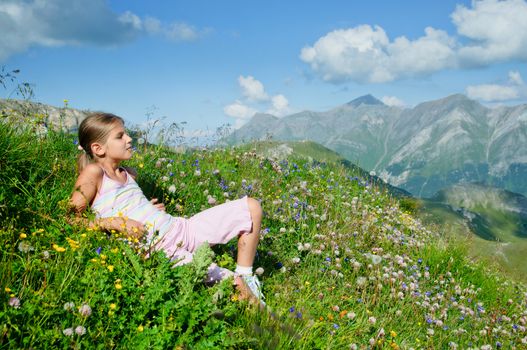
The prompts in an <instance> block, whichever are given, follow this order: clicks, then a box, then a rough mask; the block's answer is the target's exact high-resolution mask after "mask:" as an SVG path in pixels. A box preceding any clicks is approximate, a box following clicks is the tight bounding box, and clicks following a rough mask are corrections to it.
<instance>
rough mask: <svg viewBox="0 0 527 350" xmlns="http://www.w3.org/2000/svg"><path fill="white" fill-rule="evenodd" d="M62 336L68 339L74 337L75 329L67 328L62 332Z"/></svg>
mask: <svg viewBox="0 0 527 350" xmlns="http://www.w3.org/2000/svg"><path fill="white" fill-rule="evenodd" d="M62 334H64V335H65V336H66V337H71V336H72V335H73V328H66V329H64V330H62Z"/></svg>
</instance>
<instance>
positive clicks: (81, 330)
mask: <svg viewBox="0 0 527 350" xmlns="http://www.w3.org/2000/svg"><path fill="white" fill-rule="evenodd" d="M75 333H76V334H77V335H84V334H86V328H84V327H83V326H77V327H75Z"/></svg>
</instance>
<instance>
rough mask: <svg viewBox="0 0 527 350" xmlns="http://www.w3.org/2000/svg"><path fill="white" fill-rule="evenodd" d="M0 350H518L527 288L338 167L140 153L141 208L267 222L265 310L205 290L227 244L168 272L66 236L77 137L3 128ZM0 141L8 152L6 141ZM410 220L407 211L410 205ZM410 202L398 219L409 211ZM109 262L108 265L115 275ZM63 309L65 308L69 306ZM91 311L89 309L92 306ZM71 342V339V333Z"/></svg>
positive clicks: (262, 255) (230, 251)
mask: <svg viewBox="0 0 527 350" xmlns="http://www.w3.org/2000/svg"><path fill="white" fill-rule="evenodd" d="M0 126H1V127H0V159H1V162H0V181H1V182H0V185H1V187H0V198H1V202H0V215H1V218H0V219H1V221H2V222H3V223H4V224H3V225H2V228H1V229H0V252H1V254H0V264H1V265H0V266H1V268H0V281H1V282H0V286H1V290H0V348H30V347H31V348H51V347H59V348H79V347H84V348H104V349H106V348H134V349H135V348H156V349H166V348H179V349H212V348H217V349H229V348H232V349H269V348H277V349H350V348H351V349H353V348H359V349H369V348H375V349H397V348H401V349H409V348H416V349H417V348H422V349H444V348H449V347H451V348H455V347H456V346H457V347H459V348H469V347H473V348H475V347H478V348H480V347H482V346H483V345H490V346H491V347H493V348H494V347H496V346H498V345H497V344H501V345H502V346H503V347H504V348H512V347H513V346H515V347H517V348H521V347H522V346H525V345H523V344H524V343H525V342H527V338H526V334H525V328H524V327H525V326H524V324H525V323H526V321H527V320H526V316H525V313H524V310H525V308H526V301H525V295H524V293H525V288H524V286H523V285H522V284H518V283H516V282H514V281H512V280H507V279H504V278H503V277H501V275H500V274H499V273H498V271H497V270H495V269H494V268H492V267H489V266H485V265H484V264H482V263H480V262H478V261H475V260H474V259H472V258H471V257H470V255H469V254H468V253H469V251H468V248H467V247H466V246H465V243H466V241H465V240H464V239H454V238H452V236H443V235H442V234H440V232H438V231H436V229H435V226H425V225H424V224H423V223H421V222H420V221H419V220H418V219H416V218H415V217H414V216H413V215H412V214H410V213H408V212H405V211H404V210H403V209H401V206H400V205H399V202H398V200H397V199H396V198H394V197H393V196H392V195H391V194H390V193H389V192H387V191H385V190H383V189H381V188H378V187H376V185H375V184H372V183H369V182H368V180H367V179H366V178H364V177H363V176H362V173H361V172H359V171H358V170H354V169H352V168H350V167H346V166H344V165H342V164H340V163H338V162H336V163H332V162H331V161H330V162H327V163H320V162H316V161H313V160H310V159H308V158H306V157H299V156H296V155H295V154H292V155H290V156H289V157H288V158H287V159H285V160H278V159H274V158H272V157H269V156H267V155H264V154H263V153H260V152H259V150H258V146H255V148H256V150H253V149H252V148H253V146H250V147H248V148H240V149H238V148H226V149H210V148H209V149H199V150H189V151H187V152H186V153H183V154H179V153H171V152H169V151H168V150H167V149H165V148H163V147H160V146H159V147H157V146H150V147H148V148H140V149H139V150H138V151H137V152H136V153H135V155H134V157H133V159H132V160H131V161H130V162H129V164H128V165H130V166H133V167H135V168H137V169H138V171H139V174H140V176H139V177H138V181H139V183H140V184H141V185H142V187H143V188H144V190H145V193H146V194H147V196H154V195H155V196H157V197H159V198H162V199H163V201H164V203H165V204H166V207H167V211H168V212H170V213H173V214H174V215H179V216H190V215H193V214H195V213H197V212H199V211H201V210H203V209H205V208H208V207H210V204H208V196H213V197H214V198H215V199H216V200H217V201H218V203H222V202H224V201H226V200H227V199H235V198H239V197H240V196H243V195H249V196H252V197H254V198H257V199H258V200H260V201H261V203H262V207H263V210H264V214H265V216H264V220H263V226H262V238H261V242H260V245H259V248H258V254H257V258H256V261H255V266H254V267H255V268H258V267H262V268H263V269H264V273H263V275H262V276H260V279H261V280H262V282H263V292H264V294H265V295H266V302H267V304H268V306H269V308H270V311H264V312H263V311H258V310H256V309H255V308H254V307H251V306H249V305H247V304H245V303H244V302H240V301H237V300H236V295H235V291H234V289H233V287H232V285H231V284H230V282H229V281H226V282H224V283H221V284H218V285H215V286H211V287H208V286H205V285H204V284H203V283H202V282H201V280H202V278H203V276H204V274H205V270H206V267H207V266H208V264H209V263H210V261H212V260H214V261H216V262H217V263H218V264H220V265H222V266H226V267H229V268H233V264H234V256H235V251H234V248H235V246H236V242H230V243H229V244H227V245H224V246H217V247H214V248H213V252H214V253H215V257H212V251H211V250H210V249H204V250H202V251H200V253H199V254H198V256H197V258H196V259H195V261H194V262H193V263H192V264H190V265H186V266H183V267H177V268H172V267H171V264H170V262H169V261H168V260H167V259H166V257H165V256H164V254H163V253H155V254H152V255H151V256H150V257H149V258H146V257H145V252H144V250H143V249H142V248H141V247H138V246H129V245H128V244H127V243H126V242H125V241H123V240H122V239H121V238H120V237H119V236H118V235H113V236H111V237H108V236H107V235H106V234H105V233H103V232H98V231H93V230H89V229H87V228H84V227H81V226H71V225H69V224H67V220H66V218H67V217H68V215H70V214H68V210H67V201H68V198H69V195H70V192H71V188H72V186H73V183H74V181H75V170H74V162H75V156H76V152H77V150H76V146H75V145H74V139H75V137H74V136H72V135H67V134H63V133H55V132H50V133H48V135H47V136H46V137H44V138H37V137H35V135H34V133H33V131H32V130H31V129H19V130H15V129H14V126H13V124H2V125H0ZM4 140H7V141H4ZM410 207H411V208H413V206H410ZM410 207H409V203H405V204H404V208H410ZM110 266H111V267H110ZM72 305H73V307H70V306H72ZM85 305H88V306H89V307H90V310H91V311H90V312H87V311H86V310H87V306H85ZM71 332H72V333H73V334H72V335H68V334H70V333H71Z"/></svg>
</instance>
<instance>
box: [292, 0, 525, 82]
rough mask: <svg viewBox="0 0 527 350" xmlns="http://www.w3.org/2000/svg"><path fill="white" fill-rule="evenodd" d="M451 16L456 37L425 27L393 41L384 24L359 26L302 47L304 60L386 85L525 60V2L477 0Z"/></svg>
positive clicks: (341, 76)
mask: <svg viewBox="0 0 527 350" xmlns="http://www.w3.org/2000/svg"><path fill="white" fill-rule="evenodd" d="M471 4H472V5H471V7H470V8H467V7H465V6H463V5H459V6H457V7H456V9H455V10H454V11H453V12H452V14H451V18H452V21H453V23H454V25H455V26H456V28H457V33H458V35H459V36H458V37H456V36H450V35H449V34H448V33H446V32H445V31H443V30H439V29H434V28H432V27H427V28H425V32H424V35H423V36H421V37H419V38H417V39H414V40H410V39H408V38H407V37H405V36H400V37H397V38H395V39H394V40H393V41H391V40H390V39H389V37H388V35H387V33H386V32H385V31H384V29H383V28H381V27H380V26H374V27H372V26H370V25H359V26H357V27H353V28H347V29H339V30H334V31H332V32H329V33H327V34H326V35H324V36H323V37H321V38H319V39H318V40H317V41H316V42H315V43H314V44H313V45H311V46H306V47H304V48H303V49H302V50H301V52H300V59H301V60H302V61H304V62H306V63H307V64H308V65H309V66H310V68H311V69H312V70H313V71H314V72H315V73H316V74H317V75H318V76H319V77H320V78H321V79H323V80H325V81H328V82H333V83H339V82H344V81H349V80H351V81H357V82H366V83H383V82H389V81H394V80H398V79H404V78H409V77H415V76H421V75H429V74H432V73H434V72H437V71H440V70H443V69H451V68H460V67H461V68H462V67H471V66H482V65H489V64H492V63H495V62H503V61H511V60H523V61H527V20H526V18H527V2H526V1H525V0H475V1H472V3H471Z"/></svg>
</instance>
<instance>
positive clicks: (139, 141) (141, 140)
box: [137, 137, 145, 145]
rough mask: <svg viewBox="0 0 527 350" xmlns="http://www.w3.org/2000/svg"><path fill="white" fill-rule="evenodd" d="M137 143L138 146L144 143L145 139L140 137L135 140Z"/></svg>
mask: <svg viewBox="0 0 527 350" xmlns="http://www.w3.org/2000/svg"><path fill="white" fill-rule="evenodd" d="M137 143H138V144H139V145H142V144H144V143H145V139H144V138H142V137H140V138H138V139H137Z"/></svg>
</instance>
